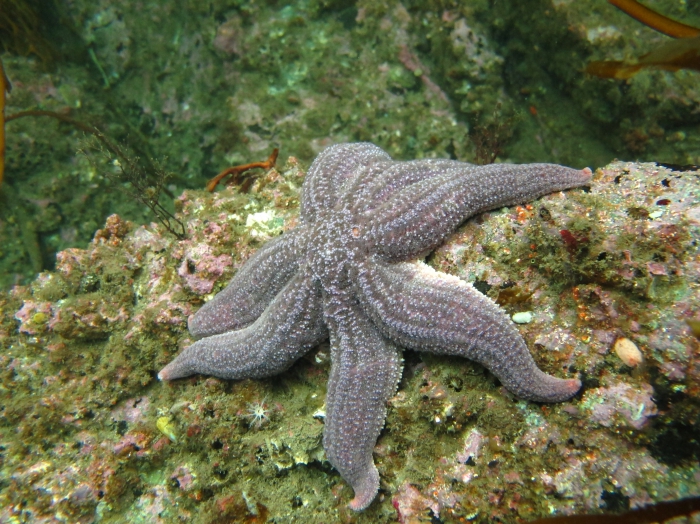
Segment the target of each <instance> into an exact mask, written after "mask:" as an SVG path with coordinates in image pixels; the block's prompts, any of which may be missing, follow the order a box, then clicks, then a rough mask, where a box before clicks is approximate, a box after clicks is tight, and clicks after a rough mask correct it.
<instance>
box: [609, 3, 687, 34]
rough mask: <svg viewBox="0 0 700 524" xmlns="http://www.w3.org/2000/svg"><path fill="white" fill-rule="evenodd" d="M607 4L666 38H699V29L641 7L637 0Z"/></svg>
mask: <svg viewBox="0 0 700 524" xmlns="http://www.w3.org/2000/svg"><path fill="white" fill-rule="evenodd" d="M608 2H609V3H611V4H612V5H614V6H615V7H617V8H618V9H619V10H620V11H622V12H623V13H625V14H627V15H629V16H631V17H632V18H634V19H635V20H637V21H638V22H641V23H643V24H644V25H645V26H647V27H651V28H652V29H654V30H656V31H658V32H659V33H663V34H665V35H667V36H672V37H673V38H693V37H695V36H700V29H698V28H696V27H693V26H690V25H685V24H682V23H680V22H676V21H675V20H671V19H670V18H668V17H666V16H664V15H662V14H660V13H657V12H656V11H652V10H651V9H649V8H648V7H646V6H643V5H642V4H640V3H639V2H637V0H608Z"/></svg>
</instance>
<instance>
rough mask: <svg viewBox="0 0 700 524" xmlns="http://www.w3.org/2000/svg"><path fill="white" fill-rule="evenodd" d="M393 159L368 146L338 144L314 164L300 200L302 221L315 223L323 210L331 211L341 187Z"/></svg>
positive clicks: (371, 145)
mask: <svg viewBox="0 0 700 524" xmlns="http://www.w3.org/2000/svg"><path fill="white" fill-rule="evenodd" d="M390 160H391V157H390V156H389V155H388V153H386V152H384V151H383V150H382V149H380V148H379V147H377V146H375V145H374V144H370V143H368V142H358V143H354V144H336V145H333V146H330V147H327V148H326V149H324V150H323V151H321V153H320V154H319V155H318V156H317V157H316V159H315V160H314V161H313V163H312V164H311V167H310V168H309V171H308V173H307V174H306V179H305V180H304V189H303V194H302V198H301V217H302V218H303V219H304V220H306V221H308V222H314V221H315V220H316V215H317V214H318V212H319V210H321V209H330V208H332V207H333V206H334V205H335V203H336V200H337V195H338V194H339V192H340V189H341V188H342V186H343V185H344V184H345V182H347V181H348V180H350V179H352V178H353V177H354V176H356V174H357V173H358V172H359V171H361V170H362V168H364V167H366V166H369V165H371V164H374V163H376V162H387V161H390Z"/></svg>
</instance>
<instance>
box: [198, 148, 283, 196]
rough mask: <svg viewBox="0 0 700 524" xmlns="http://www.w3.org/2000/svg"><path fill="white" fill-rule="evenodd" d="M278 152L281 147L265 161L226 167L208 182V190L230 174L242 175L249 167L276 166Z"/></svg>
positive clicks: (210, 190) (268, 167) (212, 188)
mask: <svg viewBox="0 0 700 524" xmlns="http://www.w3.org/2000/svg"><path fill="white" fill-rule="evenodd" d="M278 153H279V149H277V148H275V149H274V150H273V151H272V153H271V154H270V156H269V157H268V159H267V160H265V161H264V162H252V163H250V164H243V165H240V166H233V167H228V168H226V169H224V170H223V171H222V172H221V173H219V174H218V175H216V176H215V177H214V178H212V179H211V180H210V181H209V182H207V191H209V192H210V193H211V192H212V191H214V189H216V186H217V184H218V183H219V182H221V180H222V179H223V178H225V177H227V176H229V175H233V176H234V177H235V176H236V175H240V174H241V173H243V172H245V171H248V170H249V169H254V168H256V167H260V168H262V169H270V168H273V167H275V162H277V154H278Z"/></svg>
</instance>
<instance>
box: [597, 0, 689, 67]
mask: <svg viewBox="0 0 700 524" xmlns="http://www.w3.org/2000/svg"><path fill="white" fill-rule="evenodd" d="M608 2H610V3H611V4H613V5H614V6H616V7H617V8H619V9H620V10H621V11H623V12H624V13H627V14H628V15H630V16H631V17H632V18H634V19H635V20H638V21H639V22H641V23H643V24H644V25H646V26H648V27H651V28H652V29H655V30H656V31H659V32H660V33H663V34H665V35H668V36H671V37H673V38H677V40H673V41H670V42H667V43H665V44H663V45H662V46H660V47H659V48H657V49H655V50H653V51H651V52H650V53H647V54H645V55H642V56H640V57H639V58H638V59H637V61H636V62H624V61H618V60H604V61H594V62H590V63H589V64H588V65H586V73H589V74H591V75H595V76H599V77H602V78H617V79H621V80H625V79H628V78H631V77H633V76H634V75H636V74H637V73H639V71H641V70H642V69H646V68H657V69H664V70H666V71H678V70H679V69H692V70H695V71H700V29H698V28H696V27H692V26H689V25H686V24H682V23H680V22H676V21H674V20H671V19H670V18H667V17H665V16H663V15H662V14H660V13H657V12H656V11H653V10H651V9H649V8H648V7H645V6H643V5H642V4H640V3H639V2H637V1H636V0H608Z"/></svg>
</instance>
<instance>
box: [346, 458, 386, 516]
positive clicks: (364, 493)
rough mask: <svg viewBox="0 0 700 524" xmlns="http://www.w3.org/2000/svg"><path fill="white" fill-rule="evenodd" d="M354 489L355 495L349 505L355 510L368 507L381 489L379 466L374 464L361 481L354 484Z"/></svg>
mask: <svg viewBox="0 0 700 524" xmlns="http://www.w3.org/2000/svg"><path fill="white" fill-rule="evenodd" d="M352 489H353V490H354V491H355V497H354V498H353V499H352V500H351V501H350V503H349V504H348V507H349V508H350V509H351V510H353V511H362V510H364V509H366V508H367V507H368V506H369V505H370V504H371V503H372V501H373V500H374V498H375V497H376V496H377V492H378V491H379V472H378V471H377V467H376V466H375V465H374V464H372V465H371V467H370V468H369V469H368V470H367V472H366V474H365V475H364V476H363V477H362V478H361V479H360V481H359V482H357V483H355V484H353V486H352Z"/></svg>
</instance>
